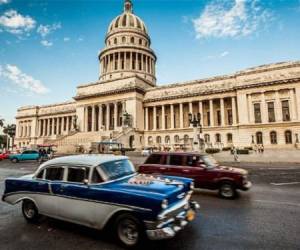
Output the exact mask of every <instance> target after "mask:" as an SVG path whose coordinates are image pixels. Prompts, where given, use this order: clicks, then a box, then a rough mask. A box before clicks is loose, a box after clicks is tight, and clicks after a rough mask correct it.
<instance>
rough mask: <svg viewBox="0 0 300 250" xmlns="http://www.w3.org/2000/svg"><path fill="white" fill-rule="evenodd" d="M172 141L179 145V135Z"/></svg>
mask: <svg viewBox="0 0 300 250" xmlns="http://www.w3.org/2000/svg"><path fill="white" fill-rule="evenodd" d="M174 141H175V143H179V141H180V139H179V135H175V136H174Z"/></svg>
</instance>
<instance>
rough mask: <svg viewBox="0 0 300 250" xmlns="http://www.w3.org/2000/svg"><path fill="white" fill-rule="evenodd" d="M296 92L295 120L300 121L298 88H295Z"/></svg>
mask: <svg viewBox="0 0 300 250" xmlns="http://www.w3.org/2000/svg"><path fill="white" fill-rule="evenodd" d="M295 91H296V107H297V120H298V121H299V120H300V86H299V87H296V88H295Z"/></svg>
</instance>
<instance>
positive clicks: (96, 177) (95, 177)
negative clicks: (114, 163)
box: [92, 168, 103, 183]
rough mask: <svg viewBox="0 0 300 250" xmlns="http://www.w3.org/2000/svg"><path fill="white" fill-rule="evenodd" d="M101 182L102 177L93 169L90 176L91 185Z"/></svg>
mask: <svg viewBox="0 0 300 250" xmlns="http://www.w3.org/2000/svg"><path fill="white" fill-rule="evenodd" d="M101 182H103V180H102V177H101V176H100V174H99V172H98V170H97V169H96V168H95V169H94V172H93V174H92V183H101Z"/></svg>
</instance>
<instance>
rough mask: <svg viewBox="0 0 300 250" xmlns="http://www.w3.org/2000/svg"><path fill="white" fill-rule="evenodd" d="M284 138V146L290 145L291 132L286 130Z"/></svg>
mask: <svg viewBox="0 0 300 250" xmlns="http://www.w3.org/2000/svg"><path fill="white" fill-rule="evenodd" d="M284 137H285V143H286V144H292V143H293V139H292V132H291V131H290V130H287V131H285V132H284Z"/></svg>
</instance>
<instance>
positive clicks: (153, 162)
mask: <svg viewBox="0 0 300 250" xmlns="http://www.w3.org/2000/svg"><path fill="white" fill-rule="evenodd" d="M167 171H168V168H167V166H166V155H164V154H152V155H150V156H149V157H148V159H147V160H146V162H145V163H144V164H143V165H142V166H141V172H142V173H145V174H156V173H159V174H167Z"/></svg>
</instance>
